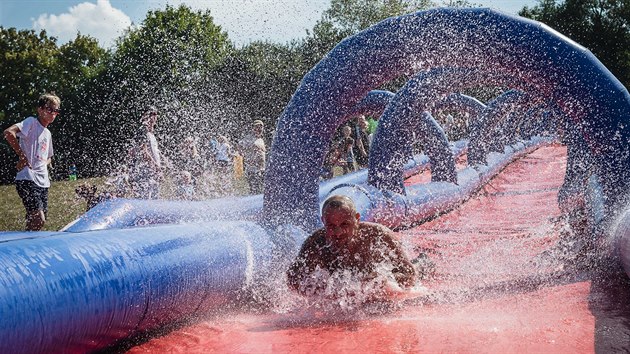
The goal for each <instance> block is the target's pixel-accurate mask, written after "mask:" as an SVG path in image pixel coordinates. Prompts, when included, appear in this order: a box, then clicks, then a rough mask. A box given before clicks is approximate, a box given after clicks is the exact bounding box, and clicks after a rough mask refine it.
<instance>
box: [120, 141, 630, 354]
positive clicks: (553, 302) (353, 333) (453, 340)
mask: <svg viewBox="0 0 630 354" xmlns="http://www.w3.org/2000/svg"><path fill="white" fill-rule="evenodd" d="M565 166H566V148H564V147H562V146H549V147H544V148H541V149H538V150H537V151H535V152H533V153H531V154H529V155H528V156H526V157H524V158H522V159H520V160H518V161H516V162H514V163H512V164H511V165H509V166H508V167H507V168H506V169H505V170H504V171H503V172H502V173H501V174H500V175H499V176H497V177H496V178H494V179H493V180H492V181H490V183H489V184H488V185H487V186H485V187H484V188H483V190H482V191H481V192H480V193H478V195H477V196H475V197H473V198H471V199H470V200H469V201H467V202H466V203H464V204H463V205H462V206H460V207H459V208H457V209H456V210H454V211H452V212H450V213H448V214H447V215H443V216H441V217H439V218H437V219H435V220H433V221H430V222H427V223H425V224H423V225H420V226H417V227H415V228H413V229H410V230H405V231H401V232H400V233H399V235H400V236H401V239H402V240H403V242H404V243H405V244H406V245H407V246H408V247H410V249H413V250H414V252H417V249H419V248H422V249H425V250H426V251H427V252H428V253H429V254H430V255H431V258H432V259H434V260H435V262H436V265H437V266H436V269H437V271H436V275H435V279H434V280H431V281H428V282H426V284H425V285H426V286H427V287H428V288H429V289H431V290H433V291H434V295H432V296H430V297H427V298H425V299H419V300H416V301H413V300H410V301H407V303H405V304H404V305H403V306H402V307H400V308H398V309H396V310H394V311H392V312H389V313H387V314H383V315H378V316H369V317H367V318H363V319H357V320H344V321H334V323H330V322H324V321H319V322H317V321H313V320H312V319H311V320H308V319H303V320H300V319H299V318H298V319H296V318H295V315H294V316H293V318H290V317H291V315H282V314H271V315H260V314H258V315H257V314H248V313H244V314H243V313H242V314H237V315H234V316H229V317H228V316H224V317H220V318H216V319H208V320H205V321H202V322H199V323H197V324H194V325H190V326H187V327H184V328H180V329H178V330H175V331H173V332H171V333H169V334H166V335H164V336H162V337H159V338H153V339H151V340H148V341H147V342H145V343H143V344H141V345H138V346H136V347H134V348H132V349H131V350H129V353H147V352H152V353H364V352H365V353H373V352H378V353H410V352H411V353H418V352H420V353H435V352H462V353H523V352H527V353H533V352H545V353H551V352H553V353H589V352H596V351H598V352H617V351H624V350H628V348H630V330H629V329H628V327H629V326H630V324H629V323H628V322H630V309H629V306H628V305H626V304H625V300H627V299H630V296H629V295H630V291H629V290H628V289H629V286H628V284H627V280H625V277H623V276H621V277H622V279H623V280H619V281H613V282H612V283H611V282H610V281H609V282H607V283H606V282H602V281H599V280H597V279H596V278H594V277H592V276H590V275H588V274H585V273H584V274H581V275H580V274H577V275H576V273H570V275H569V274H565V273H564V272H563V271H562V269H563V268H562V263H561V262H559V261H557V260H554V259H553V258H552V257H540V256H538V255H539V254H540V253H541V252H543V251H545V250H548V249H550V248H551V247H552V246H553V245H554V244H555V243H556V241H557V239H558V237H559V236H560V233H561V231H562V227H563V224H562V222H560V221H558V217H559V210H558V207H557V204H556V196H557V193H558V189H559V187H560V185H561V183H562V178H563V175H564V170H565ZM425 179H426V178H425ZM414 182H416V183H418V181H414Z"/></svg>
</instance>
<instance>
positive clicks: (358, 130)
mask: <svg viewBox="0 0 630 354" xmlns="http://www.w3.org/2000/svg"><path fill="white" fill-rule="evenodd" d="M354 147H356V151H357V153H356V156H355V157H356V160H357V165H358V167H359V168H366V167H368V157H369V155H370V139H369V133H368V122H367V120H366V119H365V116H363V115H360V116H358V117H357V124H356V127H355V137H354Z"/></svg>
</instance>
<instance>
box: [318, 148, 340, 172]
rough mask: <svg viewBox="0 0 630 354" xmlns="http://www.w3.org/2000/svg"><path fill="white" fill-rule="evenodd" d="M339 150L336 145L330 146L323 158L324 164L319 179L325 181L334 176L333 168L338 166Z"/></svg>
mask: <svg viewBox="0 0 630 354" xmlns="http://www.w3.org/2000/svg"><path fill="white" fill-rule="evenodd" d="M339 158H340V156H339V148H338V147H337V145H336V144H331V145H330V148H329V149H328V153H326V157H325V158H324V164H323V165H322V172H321V175H320V177H321V179H322V180H327V179H331V178H333V176H334V167H335V166H338V165H339V164H340V162H339Z"/></svg>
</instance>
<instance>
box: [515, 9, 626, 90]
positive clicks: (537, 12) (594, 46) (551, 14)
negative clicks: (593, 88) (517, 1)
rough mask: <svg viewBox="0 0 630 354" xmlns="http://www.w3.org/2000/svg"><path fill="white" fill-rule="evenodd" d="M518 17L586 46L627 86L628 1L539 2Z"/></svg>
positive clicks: (522, 11)
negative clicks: (527, 18)
mask: <svg viewBox="0 0 630 354" xmlns="http://www.w3.org/2000/svg"><path fill="white" fill-rule="evenodd" d="M519 15H521V16H524V17H529V18H532V19H534V20H538V21H540V22H543V23H545V24H547V25H549V26H551V27H552V28H554V29H556V30H557V31H558V32H560V33H562V34H564V35H566V36H568V37H569V38H571V39H573V40H574V41H576V42H578V43H580V44H581V45H583V46H585V47H586V48H588V49H589V50H590V51H591V52H592V53H593V54H594V55H595V56H596V57H597V58H598V59H599V60H600V61H601V62H602V63H603V64H604V65H605V66H606V67H607V68H608V69H609V70H610V71H611V72H612V73H613V74H614V75H615V76H616V77H617V78H618V79H619V80H620V81H621V82H622V83H623V84H624V85H625V86H626V87H627V86H630V1H629V0H566V1H556V0H540V1H539V2H538V4H537V5H536V6H534V7H532V8H528V7H525V8H523V9H522V10H521V11H520V12H519Z"/></svg>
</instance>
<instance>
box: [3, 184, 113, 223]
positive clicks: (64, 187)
mask: <svg viewBox="0 0 630 354" xmlns="http://www.w3.org/2000/svg"><path fill="white" fill-rule="evenodd" d="M103 181H104V179H103V178H87V179H81V180H77V181H59V182H52V185H51V186H50V189H49V190H48V218H47V220H46V224H45V225H44V230H50V231H55V230H59V229H61V228H62V227H64V226H66V225H67V224H68V223H70V222H71V221H73V220H74V219H76V218H77V217H79V215H81V214H83V213H84V212H85V201H82V200H78V199H76V197H75V195H76V194H75V193H74V189H75V188H76V187H77V186H79V185H80V184H83V183H90V184H95V185H97V186H99V187H100V186H102V185H103ZM25 213H26V212H25V210H24V206H23V205H22V200H21V199H20V197H19V196H18V194H17V191H16V190H15V185H6V186H0V215H2V217H1V218H0V231H6V230H24V214H25Z"/></svg>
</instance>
